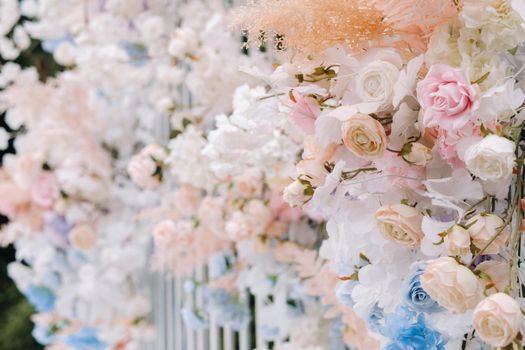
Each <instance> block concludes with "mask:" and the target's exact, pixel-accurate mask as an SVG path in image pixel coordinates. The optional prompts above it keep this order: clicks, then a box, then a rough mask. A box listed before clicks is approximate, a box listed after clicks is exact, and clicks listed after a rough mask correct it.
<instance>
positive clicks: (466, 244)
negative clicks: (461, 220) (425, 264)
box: [444, 225, 470, 256]
mask: <svg viewBox="0 0 525 350" xmlns="http://www.w3.org/2000/svg"><path fill="white" fill-rule="evenodd" d="M444 243H445V247H446V248H447V251H448V253H449V254H450V255H459V256H461V255H465V254H468V253H470V235H469V232H468V231H467V230H466V229H464V228H463V227H461V226H459V225H454V226H452V227H451V228H450V230H449V231H448V233H447V235H446V236H445V241H444Z"/></svg>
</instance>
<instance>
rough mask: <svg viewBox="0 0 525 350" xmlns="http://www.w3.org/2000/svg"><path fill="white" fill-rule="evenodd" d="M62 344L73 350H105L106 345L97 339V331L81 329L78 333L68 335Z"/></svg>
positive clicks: (87, 328)
mask: <svg viewBox="0 0 525 350" xmlns="http://www.w3.org/2000/svg"><path fill="white" fill-rule="evenodd" d="M64 343H65V344H66V345H68V346H70V347H71V348H72V349H73V350H105V349H106V344H105V343H104V342H102V341H100V340H99V339H98V337H97V330H96V329H94V328H89V327H86V328H82V329H81V330H80V331H79V332H78V333H74V334H71V335H68V336H67V337H66V338H65V339H64Z"/></svg>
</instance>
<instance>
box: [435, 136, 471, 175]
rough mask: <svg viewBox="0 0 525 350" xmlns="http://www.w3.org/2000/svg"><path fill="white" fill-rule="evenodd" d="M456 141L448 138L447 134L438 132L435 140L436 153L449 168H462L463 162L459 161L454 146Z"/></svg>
mask: <svg viewBox="0 0 525 350" xmlns="http://www.w3.org/2000/svg"><path fill="white" fill-rule="evenodd" d="M458 141H459V140H458V139H456V138H454V137H450V136H449V134H448V133H447V132H440V133H439V136H438V138H437V146H438V148H437V149H438V153H439V155H440V156H441V158H443V160H444V161H446V162H447V163H448V164H449V165H450V166H452V167H454V168H462V167H464V164H463V162H462V161H461V159H459V156H458V152H457V150H456V145H457V143H458Z"/></svg>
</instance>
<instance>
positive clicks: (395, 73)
mask: <svg viewBox="0 0 525 350" xmlns="http://www.w3.org/2000/svg"><path fill="white" fill-rule="evenodd" d="M398 78H399V69H398V68H397V67H396V66H395V65H394V64H392V63H390V62H387V61H382V60H378V61H373V62H371V63H369V64H367V65H366V66H364V67H363V68H362V69H361V70H360V71H359V72H358V73H357V77H356V80H355V91H356V93H357V95H358V96H359V98H360V99H361V100H362V101H363V102H377V103H378V104H379V106H378V109H379V110H383V109H385V108H387V107H388V105H389V104H390V103H391V102H392V96H393V95H394V85H395V83H396V81H397V79H398Z"/></svg>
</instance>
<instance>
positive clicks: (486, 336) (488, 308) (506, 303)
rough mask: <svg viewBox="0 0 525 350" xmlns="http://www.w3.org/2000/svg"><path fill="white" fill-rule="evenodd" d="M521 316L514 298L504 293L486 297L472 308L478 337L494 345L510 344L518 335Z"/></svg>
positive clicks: (503, 345)
mask: <svg viewBox="0 0 525 350" xmlns="http://www.w3.org/2000/svg"><path fill="white" fill-rule="evenodd" d="M522 320H523V316H522V314H521V308H520V305H519V304H518V302H517V301H516V300H514V299H513V298H511V297H510V296H508V295H507V294H504V293H496V294H493V295H491V296H489V297H487V298H485V299H484V300H483V301H482V302H480V303H479V305H478V306H477V307H476V309H475V310H474V322H473V325H474V329H475V330H476V333H477V334H478V335H479V337H480V338H481V339H482V340H483V341H485V342H487V343H488V344H490V345H492V346H494V347H498V348H500V347H505V346H507V345H509V344H511V343H512V342H513V341H514V339H515V338H516V336H517V335H518V333H519V331H520V328H521V323H522Z"/></svg>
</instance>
